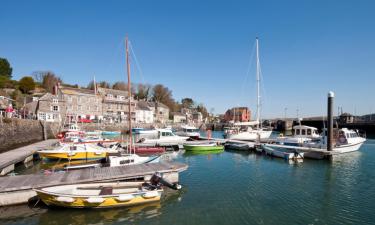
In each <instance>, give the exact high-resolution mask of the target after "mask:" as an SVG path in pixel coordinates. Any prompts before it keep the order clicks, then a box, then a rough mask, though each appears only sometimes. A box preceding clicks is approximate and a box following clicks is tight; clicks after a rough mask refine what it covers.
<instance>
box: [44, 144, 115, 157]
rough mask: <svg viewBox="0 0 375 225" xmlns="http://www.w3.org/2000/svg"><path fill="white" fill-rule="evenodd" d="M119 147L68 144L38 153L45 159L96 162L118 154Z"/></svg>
mask: <svg viewBox="0 0 375 225" xmlns="http://www.w3.org/2000/svg"><path fill="white" fill-rule="evenodd" d="M117 147H118V146H117V145H114V146H112V147H110V148H104V147H101V146H99V145H95V144H66V145H62V146H58V147H57V148H55V149H51V150H39V151H37V153H38V154H39V156H40V157H41V158H44V159H67V160H83V159H84V160H94V159H95V160H96V159H103V158H106V157H107V154H109V153H117V152H118V150H117Z"/></svg>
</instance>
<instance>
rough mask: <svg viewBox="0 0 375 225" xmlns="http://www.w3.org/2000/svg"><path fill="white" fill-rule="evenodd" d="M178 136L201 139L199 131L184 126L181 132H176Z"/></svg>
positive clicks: (192, 127)
mask: <svg viewBox="0 0 375 225" xmlns="http://www.w3.org/2000/svg"><path fill="white" fill-rule="evenodd" d="M176 134H177V135H179V136H183V137H189V138H193V139H198V138H199V137H200V133H199V129H198V128H196V127H194V126H189V125H183V126H181V128H180V130H179V131H177V132H176Z"/></svg>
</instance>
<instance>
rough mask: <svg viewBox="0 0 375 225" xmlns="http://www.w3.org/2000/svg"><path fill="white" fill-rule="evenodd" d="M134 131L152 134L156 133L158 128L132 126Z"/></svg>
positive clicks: (140, 133)
mask: <svg viewBox="0 0 375 225" xmlns="http://www.w3.org/2000/svg"><path fill="white" fill-rule="evenodd" d="M132 131H133V133H135V134H139V135H142V134H143V135H148V134H150V135H152V134H156V133H157V130H156V129H144V128H138V127H137V128H132Z"/></svg>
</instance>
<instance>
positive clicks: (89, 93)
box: [55, 85, 103, 121]
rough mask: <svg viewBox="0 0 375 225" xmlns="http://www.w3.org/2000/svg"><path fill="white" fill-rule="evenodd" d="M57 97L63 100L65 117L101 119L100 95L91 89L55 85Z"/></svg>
mask: <svg viewBox="0 0 375 225" xmlns="http://www.w3.org/2000/svg"><path fill="white" fill-rule="evenodd" d="M55 92H56V93H57V95H58V96H59V99H62V100H63V101H65V104H66V115H65V117H66V118H69V119H71V120H73V121H74V120H76V121H78V120H80V119H84V118H85V119H97V120H102V119H103V111H102V110H103V108H102V97H101V96H100V95H98V94H96V93H95V91H93V90H88V89H79V88H71V87H64V86H59V85H58V86H57V87H56V91H55Z"/></svg>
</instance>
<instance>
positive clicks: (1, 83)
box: [0, 76, 14, 88]
mask: <svg viewBox="0 0 375 225" xmlns="http://www.w3.org/2000/svg"><path fill="white" fill-rule="evenodd" d="M13 87H14V85H13V82H12V81H11V80H10V79H9V77H6V76H0V88H13Z"/></svg>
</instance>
